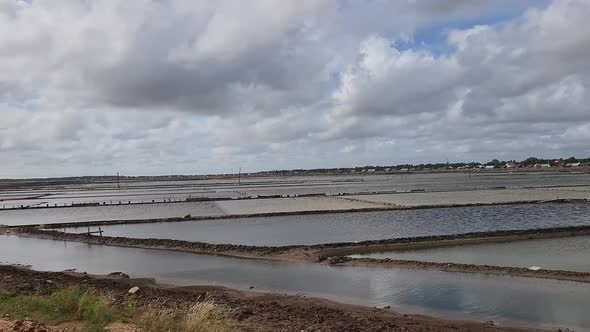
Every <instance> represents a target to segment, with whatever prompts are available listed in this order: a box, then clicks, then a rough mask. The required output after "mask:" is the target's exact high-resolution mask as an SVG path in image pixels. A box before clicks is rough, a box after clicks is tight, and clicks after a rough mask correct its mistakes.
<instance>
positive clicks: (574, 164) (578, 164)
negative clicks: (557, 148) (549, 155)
mask: <svg viewBox="0 0 590 332" xmlns="http://www.w3.org/2000/svg"><path fill="white" fill-rule="evenodd" d="M580 165H582V163H567V164H565V167H579V166H580Z"/></svg>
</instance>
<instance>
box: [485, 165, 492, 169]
mask: <svg viewBox="0 0 590 332" xmlns="http://www.w3.org/2000/svg"><path fill="white" fill-rule="evenodd" d="M484 168H485V169H492V168H494V165H487V166H485V167H484Z"/></svg>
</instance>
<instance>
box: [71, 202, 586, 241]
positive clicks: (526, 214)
mask: <svg viewBox="0 0 590 332" xmlns="http://www.w3.org/2000/svg"><path fill="white" fill-rule="evenodd" d="M577 225H590V204H585V203H582V204H555V203H550V204H532V205H531V204H525V205H503V206H500V205H499V206H486V207H469V208H438V209H424V210H402V211H378V212H357V213H338V214H318V215H300V216H279V217H262V218H239V219H219V220H203V221H184V222H173V223H154V224H135V225H114V226H101V228H102V229H103V230H104V232H105V233H104V235H107V236H124V237H131V238H161V239H176V240H186V241H198V242H209V243H231V244H245V245H269V246H279V245H293V244H319V243H330V242H351V241H364V240H378V239H388V238H399V237H414V236H427V235H447V234H457V233H468V232H484V231H495V230H511V229H532V228H549V227H561V226H577ZM67 231H69V232H85V231H86V228H71V229H67Z"/></svg>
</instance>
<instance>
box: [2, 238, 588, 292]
mask: <svg viewBox="0 0 590 332" xmlns="http://www.w3.org/2000/svg"><path fill="white" fill-rule="evenodd" d="M5 233H7V234H15V235H18V236H24V237H33V238H41V239H50V240H60V241H76V242H84V243H90V244H101V245H110V246H118V247H130V248H142V249H157V250H170V251H180V252H189V253H195V254H208V255H221V256H231V257H238V258H249V259H265V260H281V261H306V262H315V263H321V264H328V265H335V266H373V267H383V268H411V269H436V270H443V271H448V272H465V273H485V274H495V275H512V276H522V277H534V278H546V279H559V280H570V281H579V282H590V273H587V272H573V271H561V270H544V269H540V270H536V271H533V270H529V269H526V268H517V267H507V266H488V265H474V264H457V263H452V262H449V263H435V262H424V261H408V260H392V259H372V258H350V257H345V256H347V255H352V254H361V253H371V252H383V251H394V250H411V249H420V248H436V247H444V246H459V245H467V244H478V243H492V242H509V241H524V240H533V239H545V238H558V237H571V236H584V235H590V226H574V227H559V228H546V229H533V230H508V231H494V232H475V233H464V234H457V235H441V236H423V237H413V238H397V239H385V240H371V241H363V242H356V243H355V242H342V243H328V244H317V245H290V246H248V245H236V244H212V243H205V242H191V241H182V240H170V239H133V238H126V237H110V236H96V235H87V234H73V233H64V232H60V231H56V230H42V229H38V228H33V227H23V228H19V229H5Z"/></svg>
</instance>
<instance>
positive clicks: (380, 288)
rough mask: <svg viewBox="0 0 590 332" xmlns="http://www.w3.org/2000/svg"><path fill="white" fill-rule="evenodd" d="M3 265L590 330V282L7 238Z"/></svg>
mask: <svg viewBox="0 0 590 332" xmlns="http://www.w3.org/2000/svg"><path fill="white" fill-rule="evenodd" d="M0 253H1V254H0V260H1V261H2V262H3V263H21V264H30V265H32V267H33V268H34V269H36V270H50V271H60V270H65V269H70V268H75V269H78V270H79V271H86V272H89V273H96V274H105V273H109V272H113V271H123V272H126V273H128V274H130V275H131V276H135V277H153V278H156V279H157V280H158V281H160V282H166V283H175V284H179V285H191V284H193V285H194V284H203V283H207V284H220V285H227V286H233V287H238V288H248V287H249V286H255V287H256V288H257V289H263V290H273V291H282V292H294V293H295V292H300V293H306V294H307V295H311V296H319V297H326V298H330V299H337V300H340V301H344V302H350V303H356V304H364V305H370V306H380V307H382V306H386V305H389V306H392V307H393V308H394V309H396V310H400V311H403V312H412V313H425V314H432V315H437V316H441V317H445V318H469V319H478V320H482V321H487V320H493V321H494V322H496V323H500V324H511V325H528V326H539V327H561V328H563V327H568V328H575V329H576V330H577V331H580V330H590V316H589V315H588V312H587V309H588V308H590V296H588V295H589V294H590V285H589V284H585V283H576V282H566V281H556V280H544V279H533V278H530V279H529V278H518V277H506V276H486V275H481V274H462V273H448V272H441V271H421V270H404V269H383V268H367V267H331V266H324V265H320V264H312V263H286V262H269V261H260V260H244V259H237V258H229V257H219V256H204V255H195V254H187V253H179V252H169V251H158V250H147V249H136V248H121V247H109V246H100V245H88V244H83V243H75V242H60V241H52V240H40V239H31V238H19V237H16V236H0Z"/></svg>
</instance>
